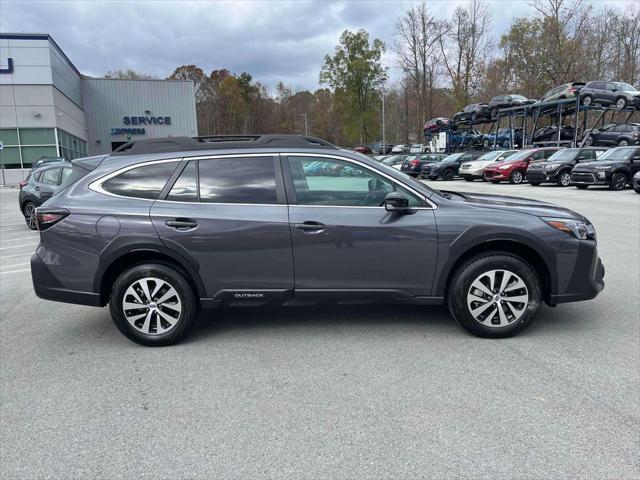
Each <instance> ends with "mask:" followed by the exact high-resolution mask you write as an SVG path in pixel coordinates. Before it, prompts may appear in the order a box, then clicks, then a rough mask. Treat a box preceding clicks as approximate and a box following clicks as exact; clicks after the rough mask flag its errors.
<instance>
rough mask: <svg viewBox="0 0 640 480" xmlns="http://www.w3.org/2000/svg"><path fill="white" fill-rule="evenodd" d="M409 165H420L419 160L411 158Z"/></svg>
mask: <svg viewBox="0 0 640 480" xmlns="http://www.w3.org/2000/svg"><path fill="white" fill-rule="evenodd" d="M411 165H413V166H414V167H416V166H418V165H420V160H411Z"/></svg>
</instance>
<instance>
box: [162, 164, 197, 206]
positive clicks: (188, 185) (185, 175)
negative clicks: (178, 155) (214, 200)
mask: <svg viewBox="0 0 640 480" xmlns="http://www.w3.org/2000/svg"><path fill="white" fill-rule="evenodd" d="M196 167H197V163H196V161H195V160H191V161H190V162H189V163H188V164H187V166H186V167H185V169H184V170H183V171H182V173H181V174H180V176H179V177H178V179H177V180H176V183H174V184H173V187H171V191H170V192H169V195H167V200H172V201H175V202H197V201H198V178H197V176H196Z"/></svg>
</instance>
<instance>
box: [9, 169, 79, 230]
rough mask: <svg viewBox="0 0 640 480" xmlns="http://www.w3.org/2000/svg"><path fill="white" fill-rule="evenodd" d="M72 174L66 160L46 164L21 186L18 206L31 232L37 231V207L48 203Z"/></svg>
mask: <svg viewBox="0 0 640 480" xmlns="http://www.w3.org/2000/svg"><path fill="white" fill-rule="evenodd" d="M71 172H72V168H71V164H70V163H69V162H67V161H64V159H63V161H60V162H45V163H44V164H42V166H40V167H39V168H35V169H33V170H31V173H30V174H29V177H27V179H26V180H25V182H24V183H23V184H21V185H20V194H19V195H18V205H19V207H20V211H21V212H22V214H23V215H24V221H25V222H26V224H27V227H29V228H30V229H31V230H35V229H36V207H38V206H40V205H42V204H43V203H44V202H46V201H47V200H48V199H49V198H50V197H51V195H53V193H54V192H55V191H56V190H57V189H58V187H59V186H60V184H62V182H64V181H65V180H66V179H67V177H68V176H69V175H70V174H71Z"/></svg>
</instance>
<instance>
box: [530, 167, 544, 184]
mask: <svg viewBox="0 0 640 480" xmlns="http://www.w3.org/2000/svg"><path fill="white" fill-rule="evenodd" d="M546 179H547V176H546V175H545V174H544V172H536V171H533V172H532V171H531V170H527V180H533V181H534V182H535V181H536V180H546Z"/></svg>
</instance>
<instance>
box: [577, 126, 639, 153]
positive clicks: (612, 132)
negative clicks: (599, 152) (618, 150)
mask: <svg viewBox="0 0 640 480" xmlns="http://www.w3.org/2000/svg"><path fill="white" fill-rule="evenodd" d="M584 143H585V145H613V146H616V145H617V146H619V147H626V146H627V145H640V123H610V124H608V125H605V126H604V127H602V128H599V129H598V128H594V129H593V130H591V132H589V134H588V136H587V138H586V139H585V142H584Z"/></svg>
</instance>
